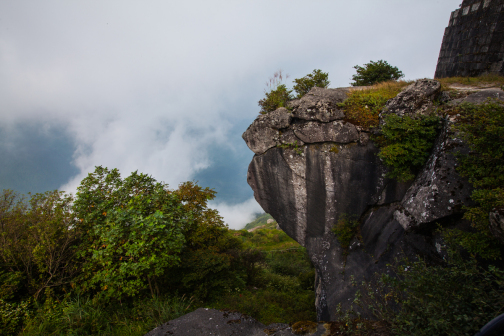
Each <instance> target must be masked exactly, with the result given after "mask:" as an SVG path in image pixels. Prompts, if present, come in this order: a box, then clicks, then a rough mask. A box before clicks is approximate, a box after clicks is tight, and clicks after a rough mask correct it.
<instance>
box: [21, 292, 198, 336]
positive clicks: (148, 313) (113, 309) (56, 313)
mask: <svg viewBox="0 0 504 336" xmlns="http://www.w3.org/2000/svg"><path fill="white" fill-rule="evenodd" d="M192 308H193V303H192V300H191V299H188V298H187V297H185V296H178V295H174V296H163V297H154V298H142V299H137V300H134V301H131V302H126V303H123V304H121V305H115V304H106V303H103V302H100V301H96V300H91V299H90V298H89V297H85V298H83V297H79V296H77V297H74V298H67V299H65V300H64V301H62V302H56V301H47V302H46V303H45V304H43V305H39V306H38V309H37V314H36V315H35V316H34V317H32V318H31V319H30V320H29V321H28V323H27V325H26V327H25V328H24V330H23V332H22V333H21V335H23V336H39V335H40V336H46V335H82V336H84V335H103V336H109V335H110V336H113V335H121V336H122V335H131V336H133V335H135V336H136V335H138V336H141V335H144V334H145V333H147V332H149V331H150V330H152V329H153V328H155V327H156V326H158V325H160V324H161V323H164V322H166V321H169V320H171V319H175V318H177V317H180V316H182V315H184V314H186V313H188V312H190V311H191V310H192Z"/></svg>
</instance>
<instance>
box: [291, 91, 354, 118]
mask: <svg viewBox="0 0 504 336" xmlns="http://www.w3.org/2000/svg"><path fill="white" fill-rule="evenodd" d="M347 93H348V90H347V89H323V88H319V87H314V88H312V89H311V90H310V92H308V93H307V94H306V95H304V96H303V97H302V98H301V99H296V100H294V101H292V102H290V104H289V106H290V107H291V108H292V116H293V117H294V118H299V119H303V120H316V121H322V122H329V121H333V120H338V119H343V117H344V113H343V111H342V110H341V109H339V108H338V105H337V104H338V103H342V102H343V101H344V100H345V99H346V98H347Z"/></svg>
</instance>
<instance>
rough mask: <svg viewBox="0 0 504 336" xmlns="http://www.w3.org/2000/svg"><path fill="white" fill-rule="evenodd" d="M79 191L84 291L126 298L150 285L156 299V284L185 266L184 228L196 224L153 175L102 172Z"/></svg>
mask: <svg viewBox="0 0 504 336" xmlns="http://www.w3.org/2000/svg"><path fill="white" fill-rule="evenodd" d="M77 190H78V191H77V196H76V199H75V202H74V211H75V215H76V217H77V218H79V221H78V224H77V225H76V228H77V229H78V230H80V231H81V232H83V235H82V236H83V243H81V246H80V252H79V255H80V257H81V258H82V259H83V262H84V264H83V272H84V273H83V275H82V278H81V285H82V289H83V290H87V291H89V290H96V291H97V292H98V293H99V295H100V296H105V297H109V298H112V297H113V298H121V297H122V296H134V295H136V294H137V293H138V292H139V291H141V290H143V289H146V288H147V286H149V288H150V289H151V293H152V295H154V290H153V282H154V286H155V281H156V277H158V276H160V275H161V274H163V272H164V271H165V269H166V268H168V267H170V266H174V265H176V264H177V263H178V262H179V261H180V256H179V253H180V252H181V251H182V248H183V246H184V243H185V237H184V229H185V230H187V229H188V228H189V226H190V225H192V218H191V216H189V214H187V213H184V211H183V209H182V205H181V203H180V201H179V199H178V197H177V196H176V195H174V194H173V193H169V192H167V191H168V190H167V186H166V185H164V184H162V183H158V182H156V180H155V179H154V178H152V177H150V176H148V175H145V174H137V173H136V172H133V173H132V174H131V176H129V177H127V178H125V179H124V180H123V179H121V177H120V174H119V171H118V170H117V169H113V170H111V171H110V170H108V169H107V168H102V167H97V168H96V170H95V172H94V173H90V174H89V175H88V177H86V178H85V179H84V180H82V182H81V185H80V186H79V187H78V189H77Z"/></svg>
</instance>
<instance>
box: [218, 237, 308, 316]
mask: <svg viewBox="0 0 504 336" xmlns="http://www.w3.org/2000/svg"><path fill="white" fill-rule="evenodd" d="M237 233H239V234H240V236H239V237H240V238H241V239H242V240H243V245H244V246H246V247H248V249H247V250H245V251H248V252H246V258H243V257H242V259H241V263H243V262H244V261H245V260H248V265H249V266H248V269H249V270H251V273H253V275H252V276H251V277H250V281H248V282H247V285H248V287H247V288H246V289H244V290H242V291H239V292H231V293H228V294H226V295H225V296H223V297H222V299H220V300H217V301H216V302H215V303H214V304H213V306H214V307H216V308H219V309H223V308H224V309H230V310H238V311H240V312H242V313H244V314H248V315H251V316H252V317H254V318H256V319H258V320H259V321H261V322H262V323H264V324H270V323H273V322H282V323H289V322H290V323H293V322H297V321H300V320H312V321H315V309H314V308H315V306H314V303H313V300H314V298H315V293H314V291H313V290H314V288H313V284H314V280H315V272H314V269H313V266H312V265H311V262H310V261H309V259H308V256H307V254H306V250H305V249H304V248H302V247H300V246H299V244H298V243H297V242H295V241H293V240H292V239H291V238H290V237H288V236H287V235H286V234H285V233H284V232H283V231H280V230H275V229H272V230H269V229H257V230H255V231H253V232H247V231H244V230H242V231H237ZM286 243H288V245H286ZM242 253H243V252H242ZM249 272H250V271H247V274H250V273H249Z"/></svg>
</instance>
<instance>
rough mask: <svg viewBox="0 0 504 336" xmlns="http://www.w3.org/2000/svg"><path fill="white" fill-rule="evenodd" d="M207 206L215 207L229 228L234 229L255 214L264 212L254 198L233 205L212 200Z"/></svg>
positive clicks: (240, 226)
mask: <svg viewBox="0 0 504 336" xmlns="http://www.w3.org/2000/svg"><path fill="white" fill-rule="evenodd" d="M209 207H210V208H213V209H217V210H218V211H219V214H220V215H221V216H222V217H223V218H224V221H225V222H226V224H228V225H229V228H230V229H235V230H241V229H243V228H244V227H245V225H246V224H247V223H250V222H251V221H253V220H254V215H255V214H257V213H263V212H264V210H263V209H262V208H261V206H260V205H259V204H258V203H257V202H256V200H255V199H254V198H251V199H249V200H247V201H245V202H243V203H240V204H234V205H230V204H227V203H216V202H212V203H210V204H209Z"/></svg>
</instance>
